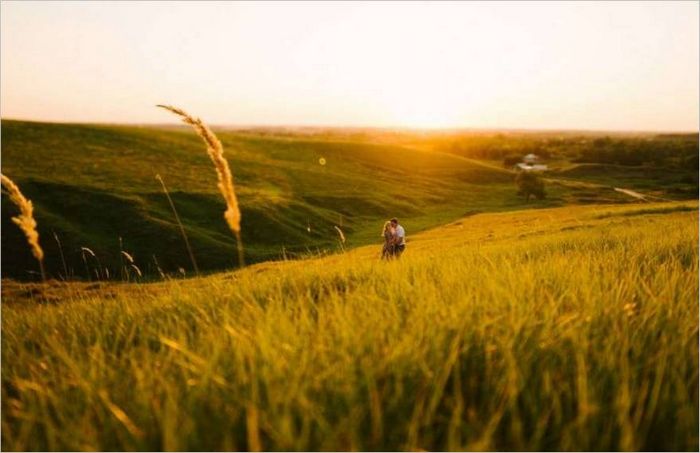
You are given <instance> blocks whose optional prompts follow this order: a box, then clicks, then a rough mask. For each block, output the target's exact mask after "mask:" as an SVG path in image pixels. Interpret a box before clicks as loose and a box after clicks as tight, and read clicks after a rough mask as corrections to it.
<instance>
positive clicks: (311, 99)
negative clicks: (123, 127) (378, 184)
mask: <svg viewBox="0 0 700 453" xmlns="http://www.w3.org/2000/svg"><path fill="white" fill-rule="evenodd" d="M698 8H699V3H698V2H681V3H673V2H660V3H651V2H640V3H631V2H630V3H613V2H592V3H575V2H574V3H564V2H562V3H520V2H517V3H227V2H212V3H204V2H196V3H186V2H172V3H170V2H152V3H148V2H113V3H110V2H92V3H88V2H11V1H3V2H2V4H1V6H0V9H1V11H0V14H1V23H0V39H1V42H0V45H1V53H0V59H1V61H0V76H1V82H0V115H1V116H2V118H16V119H30V120H43V121H62V122H112V123H115V122H129V123H150V122H153V123H164V122H172V121H173V120H174V119H173V118H172V116H170V115H168V113H167V112H164V111H162V110H160V109H156V108H155V107H154V105H155V104H158V103H168V104H173V105H176V106H179V107H182V108H184V109H186V110H188V111H189V112H191V113H192V114H195V115H197V116H200V117H202V119H204V120H205V121H207V122H209V123H212V124H238V125H327V126H378V127H394V126H396V127H474V128H534V129H608V130H610V129H616V130H657V131H658V130H669V131H671V130H686V131H696V130H697V129H698V108H699V99H698V98H699V94H698V83H699V80H700V75H699V70H698V60H699V57H698V52H699V49H698V41H699V36H698V33H699V32H698V14H699V9H698Z"/></svg>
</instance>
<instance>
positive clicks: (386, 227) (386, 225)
mask: <svg viewBox="0 0 700 453" xmlns="http://www.w3.org/2000/svg"><path fill="white" fill-rule="evenodd" d="M389 228H391V222H390V221H388V220H387V221H386V222H384V228H382V234H381V236H382V237H384V233H386V230H388V229H389Z"/></svg>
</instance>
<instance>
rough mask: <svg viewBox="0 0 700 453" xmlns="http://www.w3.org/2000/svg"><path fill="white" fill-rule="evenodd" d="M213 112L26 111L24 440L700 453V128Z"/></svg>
mask: <svg viewBox="0 0 700 453" xmlns="http://www.w3.org/2000/svg"><path fill="white" fill-rule="evenodd" d="M215 131H216V133H217V135H218V136H219V138H220V139H221V141H222V142H223V145H224V148H225V152H226V157H227V159H228V160H229V162H230V165H231V168H232V170H233V173H234V179H235V183H236V191H237V194H238V197H239V199H240V201H241V211H242V234H243V243H244V245H245V256H246V261H247V263H248V264H249V265H248V266H246V267H244V268H243V269H237V260H236V256H237V251H236V243H235V239H234V238H233V236H232V234H231V232H230V231H229V230H227V227H226V224H225V222H224V219H223V211H224V209H225V205H224V202H223V200H222V199H221V197H220V195H219V193H218V191H217V188H216V177H215V173H214V170H213V168H212V165H211V162H210V161H209V160H208V157H207V155H206V153H205V152H204V149H203V145H202V143H201V141H200V139H199V138H198V137H197V136H195V135H194V134H193V133H192V132H191V131H190V130H189V129H186V128H180V127H166V126H163V127H155V126H149V127H139V126H106V125H70V124H46V123H32V122H20V121H7V120H3V121H2V133H3V137H2V139H3V158H2V160H3V161H2V164H3V174H6V175H7V176H9V177H11V178H12V179H13V180H15V181H16V182H17V183H18V185H19V186H20V188H21V189H22V191H23V192H24V193H25V194H26V195H27V196H28V198H30V199H31V200H32V202H33V203H34V206H35V214H36V218H37V221H38V225H39V233H40V241H41V244H42V246H43V248H44V250H45V252H46V267H47V272H48V274H49V277H50V278H49V279H48V281H47V282H44V283H41V282H39V281H38V278H37V270H38V269H37V264H36V262H35V260H34V259H33V257H32V256H31V254H30V252H29V250H28V248H27V246H26V243H25V241H24V238H23V237H22V235H21V232H20V231H19V229H17V228H16V226H15V225H13V224H12V222H11V220H10V218H11V217H12V216H13V215H16V212H17V211H16V207H14V206H13V205H11V204H10V203H8V200H7V198H6V196H5V195H4V194H3V202H2V264H3V274H2V277H3V280H2V376H1V380H2V390H1V391H2V394H1V396H2V416H1V419H2V449H3V450H12V451H21V450H77V451H82V450H85V451H92V450H128V451H130V450H167V451H178V450H180V451H182V450H192V451H212V450H252V451H255V450H278V451H279V450H294V451H301V450H323V451H329V450H375V451H382V450H412V451H415V450H418V451H422V450H548V451H549V450H567V451H580V450H594V451H605V450H664V451H667V450H671V451H674V450H680V451H697V449H698V424H699V423H700V420H699V417H698V396H699V395H698V353H699V351H698V297H699V295H698V270H699V269H698V201H697V168H696V167H697V163H696V167H695V168H694V167H692V166H691V165H690V164H692V156H690V154H689V151H688V150H690V148H691V147H692V146H695V149H697V136H681V137H675V136H673V137H665V136H661V137H657V136H644V137H642V138H641V139H640V138H639V137H636V136H635V137H627V136H615V137H613V138H612V139H611V138H605V137H602V138H601V137H598V138H595V137H594V138H593V139H591V137H590V136H589V135H581V134H573V133H567V134H562V135H561V136H555V137H552V133H547V134H544V133H543V134H539V135H537V134H535V135H533V134H512V135H508V134H506V135H502V134H500V133H499V134H497V135H493V136H487V137H486V138H484V136H483V134H481V135H480V134H477V133H469V134H466V133H464V134H462V133H460V134H462V135H460V134H457V133H455V134H456V135H454V134H453V135H449V134H447V135H444V134H443V133H437V132H436V133H432V134H429V133H424V134H421V133H418V132H410V131H404V132H387V131H379V130H360V131H347V130H346V131H326V130H321V131H309V130H305V131H291V132H290V131H287V130H272V129H270V130H256V129H250V130H240V129H239V130H233V129H226V128H217V129H215ZM648 143H652V144H654V146H657V147H658V148H659V149H662V150H665V151H663V152H662V153H661V154H662V155H663V156H664V157H663V159H656V155H655V154H653V153H649V152H648V150H649V149H650V148H649V146H651V145H648ZM693 143H694V145H693ZM635 150H636V151H639V155H640V156H646V157H644V158H639V157H638V156H637V157H634V159H632V157H630V156H633V155H634V153H635V152H636V151H635ZM533 151H536V152H538V153H539V154H541V155H543V156H547V159H548V162H550V163H551V164H552V171H551V172H549V173H548V174H547V175H546V176H545V177H544V179H545V187H546V192H547V196H546V198H545V199H543V200H535V201H530V202H528V201H526V200H525V199H524V198H523V197H520V196H518V195H517V188H516V186H515V184H514V173H513V172H512V171H511V170H510V167H509V166H508V165H506V162H505V160H506V158H508V159H510V158H512V157H513V156H514V155H515V156H516V157H517V156H522V155H524V154H525V153H529V152H533ZM635 156H636V155H635ZM649 156H652V157H653V159H652V157H649ZM595 159H598V160H597V161H595ZM626 159H632V160H630V161H627V160H626ZM635 159H636V160H635ZM640 159H641V160H640ZM654 159H656V160H654ZM591 160H593V162H589V161H591ZM502 161H504V162H502ZM156 174H159V175H160V176H162V178H163V180H164V181H165V183H166V184H167V187H168V189H169V192H170V195H171V197H172V199H173V201H174V204H175V206H176V208H177V210H178V212H179V215H180V217H181V219H182V222H183V224H184V228H185V230H186V232H187V234H188V236H189V238H190V241H191V243H192V248H193V251H194V255H195V256H196V258H197V260H198V263H199V266H200V268H201V269H202V270H203V272H202V275H200V276H195V275H194V273H193V270H192V266H191V264H190V261H189V258H188V255H187V251H186V249H185V246H184V244H183V241H182V238H181V236H180V233H179V229H178V226H177V223H176V221H175V218H174V216H173V214H172V212H171V210H170V206H169V204H168V201H167V198H166V197H165V195H164V193H163V192H162V190H161V188H160V185H159V183H158V181H157V180H156V179H155V175H156ZM615 187H622V188H625V189H630V190H635V191H641V192H643V193H644V194H646V195H650V196H651V197H655V198H650V199H653V200H660V201H658V202H643V201H640V200H638V199H635V198H633V197H631V196H629V195H626V194H624V193H620V192H617V191H615V190H614V188H615ZM393 216H397V217H399V218H400V219H401V223H402V224H403V225H404V226H405V227H406V230H407V234H408V246H407V251H406V252H405V253H404V255H403V256H402V257H401V259H400V260H393V261H382V260H380V259H379V253H380V247H381V246H380V230H381V226H382V222H383V221H384V220H386V219H388V218H390V217H393ZM335 227H338V228H340V229H341V230H342V231H343V232H344V234H345V237H346V240H345V241H342V240H341V239H340V237H339V235H338V233H337V231H336V229H335ZM84 248H87V249H89V250H90V252H92V253H94V255H95V256H92V255H91V254H86V252H85V251H84V250H85V249H84ZM121 251H125V252H127V253H128V254H129V256H133V260H134V264H135V265H136V266H138V267H139V269H140V270H141V272H142V276H141V277H139V276H138V275H136V274H134V273H133V272H130V271H128V269H126V268H125V266H124V261H123V254H121V253H120V252H121ZM127 271H128V272H127ZM183 277H184V278H183Z"/></svg>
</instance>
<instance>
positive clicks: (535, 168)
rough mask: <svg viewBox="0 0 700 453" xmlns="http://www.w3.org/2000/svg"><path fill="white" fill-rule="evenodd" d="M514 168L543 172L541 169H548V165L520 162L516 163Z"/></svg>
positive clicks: (516, 169)
mask: <svg viewBox="0 0 700 453" xmlns="http://www.w3.org/2000/svg"><path fill="white" fill-rule="evenodd" d="M513 170H515V171H532V172H541V171H547V166H546V165H541V164H534V165H529V164H526V163H522V162H521V163H519V164H515V166H514V167H513Z"/></svg>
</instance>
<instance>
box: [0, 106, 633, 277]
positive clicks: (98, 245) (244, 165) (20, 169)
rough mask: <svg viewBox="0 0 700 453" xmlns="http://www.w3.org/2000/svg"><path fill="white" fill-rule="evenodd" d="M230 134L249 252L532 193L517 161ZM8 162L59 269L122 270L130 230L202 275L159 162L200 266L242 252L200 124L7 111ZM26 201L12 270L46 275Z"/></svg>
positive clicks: (562, 198)
mask: <svg viewBox="0 0 700 453" xmlns="http://www.w3.org/2000/svg"><path fill="white" fill-rule="evenodd" d="M217 134H218V135H219V138H220V139H221V141H222V142H223V144H224V148H225V151H226V156H227V158H228V159H229V162H230V165H231V167H232V170H233V173H234V178H235V182H236V186H237V191H238V194H239V198H240V200H241V205H242V213H243V220H242V228H243V241H244V244H245V255H246V261H247V262H258V261H262V260H269V259H278V258H281V257H283V256H287V257H295V256H300V255H310V254H311V255H314V254H315V255H317V254H323V253H326V252H336V251H338V250H340V248H341V246H340V243H339V241H338V235H337V233H336V231H335V230H334V228H333V226H334V225H337V226H339V227H341V228H342V230H343V231H344V233H345V235H346V237H347V243H346V244H345V245H344V247H346V248H347V247H354V246H358V245H363V244H368V243H371V242H376V241H377V239H378V237H379V231H380V229H381V225H382V221H383V220H385V219H387V218H390V217H393V216H397V217H399V218H400V219H401V220H402V223H403V224H404V225H405V226H406V228H407V231H408V232H409V234H412V233H415V232H417V231H420V230H423V229H425V228H428V227H431V226H436V225H440V224H442V223H445V222H447V221H449V220H452V219H455V218H458V217H460V216H462V215H464V214H465V213H468V212H477V211H492V210H512V209H518V208H522V207H525V206H527V204H526V203H525V202H524V201H523V200H522V199H519V198H518V197H516V195H515V192H516V190H515V187H514V185H513V182H512V179H513V177H512V175H511V174H510V173H509V172H507V171H504V170H502V169H499V168H495V167H491V166H486V165H484V164H481V163H479V162H477V161H474V160H470V159H466V158H464V157H461V156H455V155H449V154H443V153H438V152H431V151H423V150H417V149H409V148H406V147H402V146H398V145H392V144H381V143H377V144H373V143H368V142H367V140H366V139H364V140H363V141H362V142H357V143H353V142H343V141H341V140H323V139H320V140H319V139H317V138H313V137H305V136H302V135H300V136H288V135H287V136H285V135H280V136H276V135H274V134H270V135H261V134H254V133H250V132H245V131H241V132H236V131H228V130H217ZM322 162H324V163H325V165H322ZM2 168H3V173H5V174H6V175H8V176H9V177H10V178H12V179H14V180H15V181H16V182H17V183H18V184H19V185H20V187H21V189H22V190H23V191H24V192H25V194H26V195H27V197H29V198H30V199H31V200H32V201H33V203H34V205H35V209H36V217H37V220H38V224H39V232H40V235H41V244H42V246H43V248H44V249H45V251H46V256H47V257H46V263H47V270H48V272H49V274H50V275H52V276H53V277H58V276H63V277H65V276H66V274H67V275H68V276H70V277H74V278H87V276H88V275H90V278H96V277H95V272H97V269H98V268H100V267H104V268H107V269H109V272H110V276H111V278H119V277H118V276H119V275H120V266H121V264H120V263H121V261H120V259H121V258H120V253H119V252H120V238H121V242H122V247H123V250H125V251H127V252H129V253H130V254H131V255H133V256H134V258H135V261H136V264H137V266H139V267H140V268H141V270H142V271H143V272H144V273H145V274H146V276H157V275H158V272H157V266H159V267H160V268H161V269H162V270H164V271H165V272H166V273H169V274H170V273H176V272H177V271H178V269H180V268H182V269H183V270H186V272H187V274H188V275H191V272H192V266H191V265H190V263H189V259H188V258H187V254H186V253H184V252H185V248H184V244H183V241H182V239H181V237H180V234H179V230H178V228H177V225H176V223H175V220H174V217H173V214H172V212H171V210H170V207H169V205H168V202H167V199H166V198H165V196H164V194H163V192H162V190H161V188H160V185H159V183H158V182H157V181H156V179H155V178H154V176H155V175H156V174H160V175H161V176H162V177H163V179H164V180H165V182H166V184H167V186H168V188H169V190H170V193H171V195H172V198H173V199H174V202H175V205H176V207H177V209H178V211H179V214H180V217H181V218H182V220H183V223H184V225H185V228H186V230H187V233H188V235H189V237H190V240H191V242H192V245H193V249H194V254H195V256H196V258H197V260H198V262H199V266H200V268H201V269H203V270H217V269H226V268H231V267H234V266H236V265H237V263H236V251H235V240H234V239H233V237H232V235H231V233H230V232H229V231H228V230H227V229H226V226H225V223H224V221H223V219H222V213H223V211H224V205H223V200H222V199H221V198H220V196H219V194H218V192H217V188H216V182H215V173H214V170H213V168H212V165H211V163H210V162H209V160H208V157H207V155H206V153H205V152H204V147H203V144H202V143H201V142H200V140H199V138H198V137H197V136H195V135H194V133H193V132H192V131H190V130H189V129H187V128H184V127H183V128H179V127H160V128H158V127H135V126H104V125H70V124H45V123H34V122H20V121H8V120H3V121H2ZM599 192H600V191H599ZM572 194H574V195H572ZM598 195H600V194H598ZM606 197H607V198H608V201H615V200H618V201H620V200H622V199H624V197H623V196H619V195H617V194H614V193H612V194H611V193H606V194H605V196H604V197H593V199H595V200H596V201H601V200H605V199H606ZM589 199H590V197H589ZM572 201H574V202H575V201H576V196H575V190H574V189H571V188H570V187H566V186H553V187H552V188H551V190H550V193H549V197H548V200H546V201H544V202H541V203H539V204H538V205H537V206H538V207H541V206H559V205H563V204H566V203H569V202H572ZM15 213H16V211H15V208H14V206H12V205H10V204H9V203H7V202H6V198H5V197H3V203H2V228H3V234H2V262H3V277H13V278H21V279H28V278H29V279H31V278H36V274H35V273H34V274H32V273H31V272H32V271H35V270H36V264H35V263H34V261H33V258H32V257H31V255H30V254H29V251H28V250H27V248H26V247H25V245H24V243H23V240H22V237H21V233H20V231H19V230H18V229H17V228H16V227H15V226H14V225H12V224H11V222H10V217H11V216H12V215H14V214H15ZM54 233H55V235H54ZM59 242H60V244H61V246H60V248H59ZM81 247H87V248H89V249H91V250H93V251H94V252H95V253H96V255H97V259H94V258H92V257H90V256H86V261H85V262H84V261H83V256H82V252H81ZM61 252H62V253H63V255H64V257H65V261H66V268H67V269H64V266H63V264H62V260H61ZM102 278H104V272H103V273H102Z"/></svg>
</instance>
